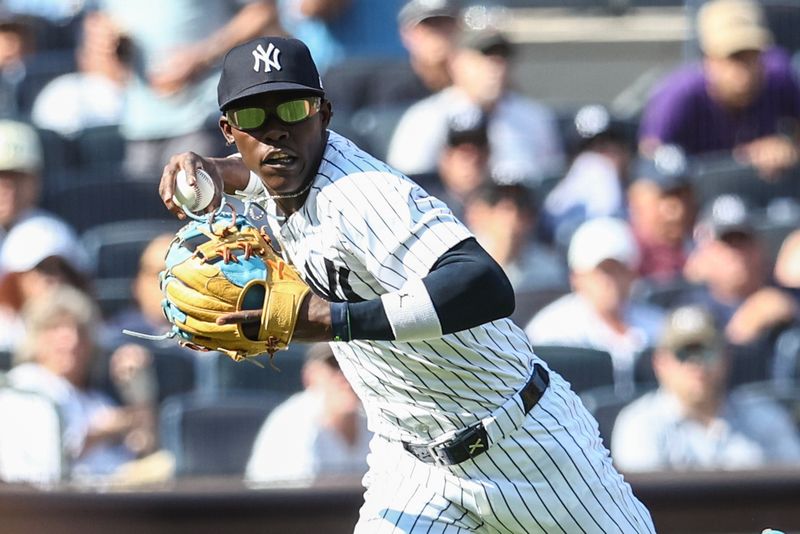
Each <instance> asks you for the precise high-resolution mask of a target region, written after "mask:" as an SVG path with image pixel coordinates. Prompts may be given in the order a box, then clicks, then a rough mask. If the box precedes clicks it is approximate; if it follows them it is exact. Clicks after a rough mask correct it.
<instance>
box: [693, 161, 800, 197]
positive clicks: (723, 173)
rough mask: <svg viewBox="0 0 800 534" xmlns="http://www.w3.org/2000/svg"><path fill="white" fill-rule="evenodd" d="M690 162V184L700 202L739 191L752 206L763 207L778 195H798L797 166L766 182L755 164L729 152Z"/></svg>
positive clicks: (799, 189) (799, 193)
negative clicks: (777, 178) (739, 161)
mask: <svg viewBox="0 0 800 534" xmlns="http://www.w3.org/2000/svg"><path fill="white" fill-rule="evenodd" d="M691 164H692V187H693V188H694V192H695V198H696V199H697V202H698V204H699V205H701V206H704V205H708V203H709V202H711V201H712V200H713V199H715V198H716V197H718V196H720V195H723V194H735V195H739V196H741V197H742V198H744V199H745V200H746V201H747V202H748V204H749V205H750V206H752V207H764V206H766V205H767V204H769V203H770V201H772V200H774V199H775V198H779V197H790V198H800V183H798V177H797V173H798V169H797V168H795V169H792V170H790V171H787V174H786V175H785V176H783V177H782V178H780V179H779V180H777V181H775V182H767V181H765V180H762V179H761V178H760V177H759V176H758V173H757V171H756V169H755V168H754V167H751V166H748V165H742V164H740V163H737V162H736V161H734V160H733V158H732V157H730V156H728V155H724V156H702V157H698V158H695V159H694V160H693V161H692V163H691Z"/></svg>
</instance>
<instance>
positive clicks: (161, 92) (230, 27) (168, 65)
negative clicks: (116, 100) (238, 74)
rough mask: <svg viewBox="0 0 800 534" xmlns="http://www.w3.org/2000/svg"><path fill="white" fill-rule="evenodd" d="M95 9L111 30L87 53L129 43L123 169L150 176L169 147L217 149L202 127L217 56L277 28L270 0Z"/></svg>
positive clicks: (151, 0) (107, 0)
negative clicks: (113, 29) (97, 48)
mask: <svg viewBox="0 0 800 534" xmlns="http://www.w3.org/2000/svg"><path fill="white" fill-rule="evenodd" d="M154 13H158V16H153V14H154ZM98 16H102V17H107V18H108V20H109V21H110V23H111V24H112V25H114V27H116V28H117V31H116V32H113V33H109V34H108V35H107V36H106V37H107V39H106V41H105V42H103V40H102V39H97V40H95V41H94V42H92V43H91V44H93V45H94V46H97V47H99V48H101V50H100V51H99V52H95V51H87V53H89V54H93V53H102V52H103V51H104V50H108V49H124V48H126V47H127V48H129V49H130V51H129V54H130V59H131V65H132V76H131V78H130V81H129V82H128V85H127V87H126V92H125V107H124V111H123V114H122V118H121V132H122V134H123V136H124V137H125V139H126V141H127V145H126V153H125V161H124V168H125V170H126V172H127V173H128V175H129V176H130V177H132V178H135V179H149V180H156V179H158V177H160V176H161V171H162V170H163V167H164V165H165V164H166V162H167V160H168V159H169V156H170V155H171V154H174V153H177V152H181V151H183V150H187V149H192V150H196V151H198V152H201V153H209V154H220V153H221V152H223V151H224V146H220V145H221V141H220V139H221V138H220V136H219V132H218V131H217V129H216V126H215V125H214V127H213V128H210V127H209V124H210V123H209V121H210V116H209V112H208V110H209V109H214V108H215V96H216V91H215V89H216V83H217V78H218V71H217V68H216V62H217V60H218V59H219V58H220V57H221V56H222V55H223V54H224V53H225V52H226V51H227V50H228V49H230V48H231V47H232V46H235V45H236V44H238V43H241V42H243V41H246V40H248V39H251V38H252V37H255V36H257V35H261V34H263V33H264V32H267V31H270V32H272V33H275V32H280V31H281V30H280V29H279V28H277V26H276V24H277V14H276V9H275V5H274V2H273V0H250V1H244V2H240V1H237V0H225V1H219V0H187V1H185V2H163V1H161V0H147V1H139V2H129V1H127V0H100V2H99V14H98ZM120 43H127V46H123V47H120ZM87 44H89V43H87ZM214 119H216V116H214ZM212 122H213V121H212Z"/></svg>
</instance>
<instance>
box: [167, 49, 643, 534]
mask: <svg viewBox="0 0 800 534" xmlns="http://www.w3.org/2000/svg"><path fill="white" fill-rule="evenodd" d="M218 98H219V105H220V109H221V111H222V116H221V118H220V127H221V129H222V132H223V134H224V136H225V138H226V140H227V141H228V142H229V143H235V144H236V146H237V148H238V150H239V157H233V158H224V159H219V158H204V157H201V156H199V155H197V154H194V153H184V154H180V155H177V156H174V157H173V158H172V160H171V161H170V163H169V164H168V165H167V166H166V167H165V169H164V173H163V176H162V179H161V184H160V194H161V197H162V199H163V201H164V203H165V205H166V206H167V207H168V208H169V209H170V210H172V211H173V212H175V213H176V214H178V216H179V217H182V216H183V214H182V212H181V210H180V208H179V207H178V206H177V205H176V204H175V203H174V202H173V201H172V193H173V190H174V184H175V175H176V173H177V171H178V170H179V169H181V168H182V169H184V170H185V171H186V172H187V173H188V174H189V175H190V181H191V177H193V176H194V170H195V169H196V168H199V167H202V168H204V169H205V170H206V171H207V172H209V174H211V175H212V177H213V178H214V180H215V182H216V185H217V189H218V191H217V196H218V197H219V195H220V194H221V192H222V191H223V190H224V192H225V193H228V194H236V195H239V196H242V197H245V198H249V199H251V200H253V199H255V200H258V201H260V204H261V205H262V206H263V208H264V220H265V221H266V222H267V223H268V224H269V226H270V228H271V231H272V233H273V235H274V236H275V237H276V239H277V242H278V245H279V246H280V249H281V253H282V255H283V256H284V258H285V259H286V260H287V261H289V262H290V263H292V264H293V265H294V266H295V267H296V268H297V269H298V270H299V272H300V275H301V276H302V278H303V279H304V280H305V281H306V282H307V283H308V285H309V286H310V287H311V288H312V292H311V293H309V295H310V296H308V297H307V298H306V300H305V301H304V303H303V306H302V308H301V311H300V318H299V319H298V321H297V327H296V329H295V332H294V339H296V340H302V341H317V340H327V341H331V342H332V343H331V346H332V348H333V351H334V353H335V355H336V358H337V360H338V361H339V363H340V366H341V369H342V371H343V372H344V374H345V376H346V377H347V379H348V380H349V381H350V382H351V384H352V386H353V388H354V390H355V391H356V393H357V394H358V395H359V397H360V398H361V400H362V401H363V404H364V406H365V409H366V410H367V416H368V420H369V426H370V429H371V430H372V431H373V432H375V435H376V437H375V438H374V440H373V442H372V443H371V452H370V455H369V457H368V463H369V472H368V473H367V475H366V476H365V478H364V484H365V486H366V488H367V491H366V493H365V502H364V505H363V507H362V508H361V511H360V519H359V521H358V524H357V525H356V527H355V531H356V532H358V533H376V532H380V533H383V532H428V533H433V532H445V531H447V532H481V533H488V532H492V533H495V532H501V533H531V532H548V533H549V532H561V533H565V534H572V533H576V532H585V533H590V532H591V533H594V532H605V533H620V532H622V533H647V532H653V531H654V529H653V525H652V522H651V519H650V515H649V513H648V511H647V510H646V509H645V507H644V506H643V505H642V504H641V503H640V502H639V501H638V500H637V499H636V498H635V497H634V495H633V493H632V492H631V489H630V487H629V485H628V484H627V483H626V482H625V481H624V480H623V479H622V477H621V476H620V475H619V474H618V473H617V472H616V471H615V469H614V468H613V466H612V464H611V461H610V459H609V454H608V452H607V451H606V450H605V449H604V448H603V446H602V445H601V440H600V438H599V435H598V430H597V424H596V422H595V421H594V420H593V419H592V417H591V416H590V415H589V413H588V412H587V411H586V410H585V408H584V407H583V406H582V404H581V403H580V401H579V400H578V398H577V396H576V395H575V394H574V393H573V392H572V391H571V390H570V389H569V386H568V384H567V383H565V381H564V380H563V379H562V378H561V377H560V376H559V375H558V374H556V373H554V372H552V371H550V370H549V369H548V368H547V366H546V365H545V364H544V363H543V362H542V361H541V360H539V359H538V358H537V357H536V355H535V354H533V352H532V350H531V347H530V345H529V343H528V341H527V340H526V337H525V335H524V334H523V333H522V331H521V330H520V329H519V328H517V327H516V326H515V325H514V324H513V323H512V322H511V321H510V320H509V319H507V318H506V317H507V316H508V315H509V314H510V313H511V311H512V310H513V307H514V296H513V292H512V290H511V286H510V284H509V282H508V280H507V278H506V277H505V275H504V274H503V272H502V270H501V269H500V267H499V266H498V265H497V264H496V263H495V262H494V261H493V260H492V259H491V258H490V257H489V255H488V254H487V253H486V252H485V251H484V250H483V249H481V247H480V246H479V245H478V244H477V242H476V241H475V239H474V237H473V236H472V235H471V234H470V233H469V231H468V230H467V229H466V228H465V227H464V226H463V225H462V224H461V223H460V222H459V221H458V220H457V219H456V218H455V217H453V215H452V213H451V212H450V210H449V209H448V208H447V206H445V205H444V204H443V203H442V202H440V201H439V200H438V199H436V198H434V197H431V196H429V195H428V194H427V193H426V192H425V191H424V190H422V189H421V188H420V187H419V186H417V185H416V184H415V183H413V182H412V181H410V180H409V179H408V178H406V177H405V176H403V175H402V174H401V173H399V172H397V171H395V170H394V169H392V168H390V167H389V166H387V165H386V164H384V163H382V162H381V161H378V160H377V159H375V158H373V157H372V156H370V155H369V154H367V153H365V152H364V151H362V150H360V149H359V148H358V147H357V146H355V145H354V144H353V143H352V142H350V141H349V140H347V139H346V138H344V137H342V136H340V135H338V134H336V133H335V132H333V131H330V130H328V129H327V126H328V124H329V122H330V119H331V115H332V110H331V103H330V102H328V101H327V100H325V93H324V90H323V86H322V83H321V80H320V78H319V75H318V72H317V68H316V66H315V64H314V62H313V60H312V59H311V56H310V54H309V52H308V49H307V48H306V46H305V45H304V44H303V43H302V42H300V41H298V40H294V39H283V38H277V37H264V38H259V39H256V40H253V41H250V42H247V43H245V44H243V45H240V46H237V47H236V48H233V49H232V50H231V51H230V52H229V53H228V54H227V56H226V57H225V60H224V65H223V72H222V76H221V79H220V82H219V86H218ZM409 157H413V154H409ZM218 203H219V199H218V198H217V199H216V200H215V202H214V203H213V205H217V204H218ZM253 211H255V210H253ZM258 215H259V214H258V212H256V213H255V214H254V217H255V216H258ZM261 224H263V222H262V223H261ZM260 313H261V311H260V309H259V310H254V311H244V312H236V313H233V314H229V315H227V316H226V317H225V318H224V319H223V320H222V322H231V321H234V322H248V321H252V320H258V319H259V314H260Z"/></svg>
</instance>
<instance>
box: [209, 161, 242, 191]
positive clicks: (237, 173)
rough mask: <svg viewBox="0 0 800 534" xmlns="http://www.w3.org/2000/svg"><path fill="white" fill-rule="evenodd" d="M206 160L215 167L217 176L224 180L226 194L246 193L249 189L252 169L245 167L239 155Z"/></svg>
mask: <svg viewBox="0 0 800 534" xmlns="http://www.w3.org/2000/svg"><path fill="white" fill-rule="evenodd" d="M205 159H206V161H207V162H209V163H210V164H211V165H213V166H214V170H215V171H216V174H217V176H219V177H221V178H222V182H223V184H224V186H225V193H227V194H229V195H233V194H235V193H236V192H237V191H244V190H245V189H246V188H247V184H248V183H249V182H250V169H248V168H247V167H246V166H245V164H244V162H243V161H242V158H241V157H240V156H239V155H238V154H235V155H234V156H231V157H227V158H205Z"/></svg>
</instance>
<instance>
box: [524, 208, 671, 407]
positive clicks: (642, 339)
mask: <svg viewBox="0 0 800 534" xmlns="http://www.w3.org/2000/svg"><path fill="white" fill-rule="evenodd" d="M567 262H568V265H569V269H570V282H571V285H572V292H571V293H569V294H567V295H564V296H563V297H561V298H559V299H558V300H556V301H555V302H553V303H551V304H549V305H547V306H545V307H544V308H543V309H542V310H540V311H539V312H538V313H537V314H536V315H535V316H534V317H533V319H532V320H531V322H530V323H529V324H528V325H527V327H526V328H525V333H526V334H527V335H528V338H529V339H530V340H531V343H533V344H534V345H565V346H575V347H587V348H595V349H601V350H605V351H607V352H608V353H609V354H610V355H611V358H612V360H613V362H614V368H615V383H616V384H617V386H618V387H619V388H620V390H621V391H624V390H626V388H628V387H629V386H630V385H631V383H632V382H631V380H632V370H633V365H634V362H635V359H636V357H637V355H638V354H640V353H641V352H642V351H643V350H645V349H647V348H649V347H652V346H654V345H655V343H656V342H657V341H658V338H659V334H660V331H661V323H662V317H663V314H662V313H661V312H660V311H659V310H657V309H656V308H653V307H650V306H647V305H644V304H638V303H634V302H631V301H630V300H629V297H630V291H631V286H632V284H633V282H634V280H635V279H636V270H637V268H638V266H639V249H638V247H637V245H636V240H635V238H634V236H633V233H632V232H631V229H630V227H629V226H628V224H627V223H626V222H625V221H623V220H621V219H616V218H613V217H599V218H595V219H591V220H589V221H587V222H585V223H583V224H582V225H581V226H580V227H578V229H577V230H576V231H575V233H574V234H573V236H572V240H571V241H570V244H569V250H568V252H567Z"/></svg>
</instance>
